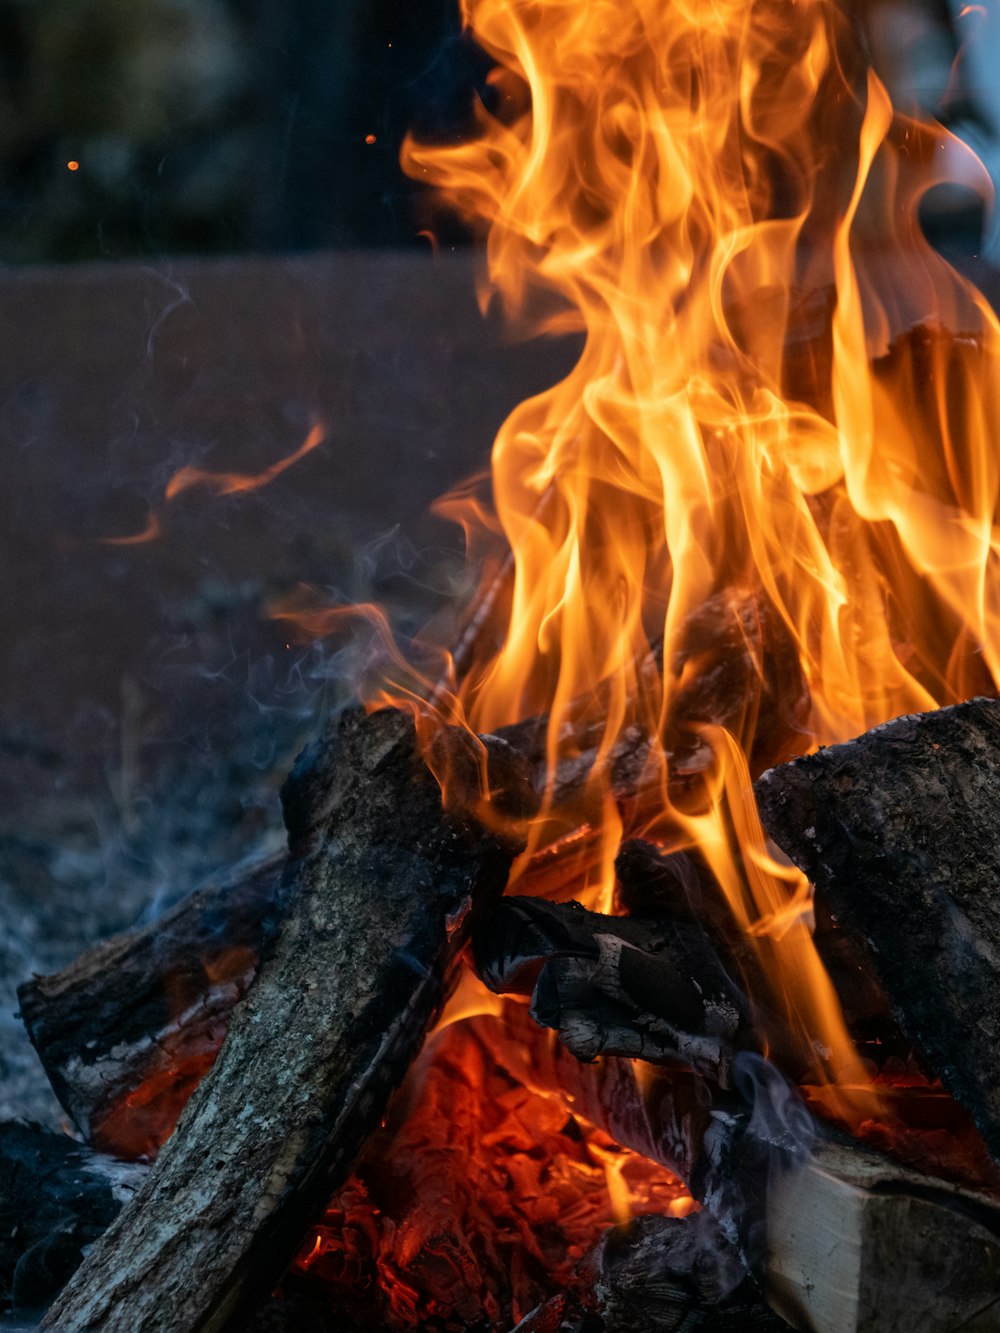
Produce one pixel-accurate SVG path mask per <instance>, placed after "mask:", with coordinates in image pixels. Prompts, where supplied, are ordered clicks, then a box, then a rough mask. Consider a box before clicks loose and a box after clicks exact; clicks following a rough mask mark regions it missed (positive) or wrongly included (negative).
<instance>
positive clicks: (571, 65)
mask: <svg viewBox="0 0 1000 1333" xmlns="http://www.w3.org/2000/svg"><path fill="white" fill-rule="evenodd" d="M461 9H462V15H463V19H464V22H465V24H466V25H467V27H468V28H469V30H470V31H471V34H472V36H473V37H474V38H475V39H476V40H477V41H478V42H479V43H480V44H481V45H482V46H483V47H484V48H485V49H486V51H487V52H488V53H489V54H490V55H491V56H492V57H493V58H494V60H495V61H496V69H495V70H494V72H493V75H492V84H493V89H494V94H495V97H494V102H493V104H492V107H493V109H489V108H487V106H486V105H480V106H478V108H477V111H476V117H477V128H476V132H475V133H474V135H473V136H472V138H471V139H469V140H468V141H467V142H462V143H454V142H449V143H443V144H442V143H435V144H433V145H424V144H420V143H418V142H416V141H415V140H413V139H412V138H411V139H409V140H408V141H407V143H406V144H405V145H404V150H403V163H404V167H405V168H406V170H407V171H408V172H409V173H410V174H411V175H413V176H415V177H419V178H420V179H421V180H423V181H426V182H430V183H431V184H433V185H436V186H437V187H438V189H439V191H440V193H441V196H442V198H443V199H444V200H445V201H446V202H447V203H449V204H450V205H451V206H452V207H453V208H454V209H456V210H457V211H458V212H459V213H461V214H462V215H463V216H464V217H465V218H466V219H468V220H469V222H470V223H471V224H472V225H473V226H478V227H480V228H481V229H482V230H483V231H484V232H485V234H486V237H487V246H488V279H487V282H486V283H485V284H484V288H483V301H484V302H485V301H487V300H490V299H493V300H496V301H499V302H500V303H501V304H502V305H503V306H504V307H505V308H506V309H507V310H509V311H510V312H512V313H514V314H515V315H517V316H518V317H519V319H521V320H522V321H529V322H531V321H533V322H534V324H535V327H536V328H537V329H538V330H539V331H548V332H556V333H558V332H564V331H567V330H575V331H577V332H579V333H581V334H583V336H584V344H583V350H582V352H581V354H580V358H579V360H578V362H577V364H576V366H575V368H574V369H573V371H572V372H571V373H570V374H569V376H568V377H567V378H566V379H565V380H563V381H562V382H561V383H559V384H556V385H554V386H553V387H552V388H551V389H549V390H547V391H545V392H543V393H541V394H539V395H537V396H536V397H534V398H531V399H529V400H528V401H526V402H524V403H522V404H521V405H520V406H519V407H518V408H516V409H515V411H514V412H513V413H512V414H511V416H510V417H509V418H508V420H507V421H506V422H505V424H504V426H503V427H502V429H501V431H500V434H499V435H498V437H497V440H496V443H495V446H494V450H493V458H492V478H491V480H492V494H493V505H494V511H495V519H494V518H493V517H492V515H491V516H490V517H489V519H488V521H487V523H485V524H484V523H483V522H481V521H480V520H481V517H482V516H481V513H480V512H478V511H477V509H476V507H475V505H470V506H466V508H465V510H464V512H463V521H464V522H465V524H466V530H467V533H473V534H475V535H474V536H473V537H472V538H471V540H472V541H473V542H474V543H475V542H478V544H479V549H480V550H483V549H485V550H487V551H488V550H490V549H492V550H493V551H494V552H496V553H497V555H496V557H495V558H494V560H493V564H492V566H491V567H490V568H489V570H488V573H487V575H486V581H485V583H484V589H483V593H482V596H483V597H484V598H485V597H487V596H488V597H489V598H490V599H491V600H490V610H489V613H488V615H487V616H486V617H485V622H486V623H485V626H480V627H478V628H479V629H480V630H482V629H483V628H485V631H488V632H480V633H479V634H478V638H477V641H476V644H475V646H474V648H473V651H472V653H471V655H470V657H469V660H468V661H467V662H464V663H456V664H455V666H454V669H453V670H452V672H451V675H450V677H448V688H447V689H446V690H445V691H444V693H442V692H441V690H440V688H438V689H436V690H435V692H434V695H433V697H434V701H435V704H436V706H437V707H438V709H439V710H440V711H441V713H442V715H443V716H444V717H446V718H447V719H448V720H451V721H457V722H464V723H465V724H467V725H468V726H470V727H471V728H472V729H473V730H475V731H480V732H482V731H489V730H493V729H495V728H497V727H500V726H503V725H505V724H510V723H515V722H518V721H519V720H521V719H524V718H527V717H530V716H536V715H544V716H547V718H548V726H547V765H548V772H549V774H550V785H549V789H548V799H547V801H546V803H545V805H544V808H543V811H542V814H541V816H540V817H539V819H538V821H537V822H536V825H535V827H534V830H533V833H532V841H531V844H530V847H529V852H528V854H527V855H526V856H525V857H523V858H522V859H521V862H520V863H519V865H518V867H517V870H516V872H515V877H514V878H515V881H516V880H517V879H518V878H519V877H524V876H525V875H531V874H533V873H534V872H533V867H534V866H535V865H536V864H537V855H538V853H539V852H541V851H542V850H543V849H544V847H545V845H546V843H547V842H548V841H549V840H551V838H552V836H553V834H554V833H558V835H559V836H562V835H563V834H564V833H565V832H566V831H568V830H569V829H571V828H573V827H578V828H585V829H587V830H589V832H588V834H587V838H588V841H589V851H588V852H587V864H588V867H589V869H588V871H587V875H586V878H585V879H581V880H579V881H578V882H577V884H576V886H575V888H574V889H572V890H571V892H572V894H573V896H576V897H583V898H585V899H586V900H588V905H593V906H598V907H604V908H607V907H608V906H609V905H610V903H611V901H612V890H613V861H614V856H615V853H616V851H617V848H618V846H619V843H620V840H621V838H622V836H623V834H624V833H630V832H636V831H642V832H644V833H646V834H647V835H648V836H651V837H653V838H655V839H656V840H658V841H660V842H662V843H664V844H666V845H677V844H683V845H691V844H694V845H696V846H697V847H698V848H699V849H700V851H701V853H702V855H703V856H704V858H705V859H706V860H707V861H708V863H709V865H710V866H711V869H712V871H713V873H714V876H715V878H716V879H717V880H718V882H719V884H720V886H721V887H722V888H723V889H724V891H725V893H726V896H727V898H728V900H729V902H730V904H731V907H732V910H733V913H734V916H735V918H736V920H737V921H738V922H739V924H740V925H741V926H742V927H743V929H744V930H745V931H746V932H747V934H748V936H749V937H750V938H751V939H752V940H753V941H754V943H755V947H756V948H757V949H758V951H759V953H760V956H761V958H762V960H763V962H764V963H765V971H766V974H767V976H768V978H769V982H768V985H769V988H770V990H771V992H772V993H771V995H769V996H767V997H758V998H760V999H763V1000H766V1001H767V1003H768V1004H770V1005H772V1006H773V1005H774V1004H775V1003H776V1004H777V1007H778V1010H779V1012H780V1013H781V1015H782V1019H783V1021H784V1022H785V1023H786V1024H787V1025H788V1026H789V1027H790V1028H791V1030H792V1031H793V1032H794V1033H795V1034H796V1038H797V1040H798V1042H799V1044H800V1049H801V1052H802V1053H803V1054H804V1055H807V1056H808V1058H810V1059H812V1060H814V1061H816V1062H817V1063H818V1064H819V1065H820V1066H822V1068H821V1069H819V1070H818V1072H817V1082H818V1083H821V1084H822V1083H828V1084H830V1085H831V1086H832V1087H833V1088H838V1087H839V1088H841V1089H842V1095H840V1094H837V1093H836V1092H834V1093H831V1094H830V1096H829V1097H827V1102H830V1101H831V1100H832V1101H833V1102H835V1103H836V1104H837V1105H838V1108H839V1112H840V1113H841V1114H842V1115H843V1116H845V1117H846V1118H848V1119H849V1120H851V1121H852V1122H853V1123H857V1122H859V1121H860V1120H862V1119H865V1118H867V1117H868V1116H870V1114H871V1113H872V1108H873V1105H874V1102H873V1094H872V1093H871V1092H869V1091H868V1090H867V1080H866V1076H865V1071H864V1068H863V1065H862V1063H861V1061H860V1060H859V1059H858V1057H857V1055H856V1053H855V1051H854V1050H853V1047H852V1044H851V1041H850V1039H849V1037H848V1034H847V1032H846V1030H845V1027H844V1024H843V1020H842V1017H841V1015H840V1009H839V1005H838V1002H837V998H836V996H835V994H834V992H833V989H832V987H831V985H830V983H829V981H828V980H827V978H826V975H825V972H824V970H823V968H822V965H821V964H820V962H819V959H818V957H817V955H816V952H815V949H814V947H813V943H812V938H811V934H810V897H809V889H808V885H807V884H806V883H805V882H804V880H803V879H802V877H801V876H800V875H799V874H798V873H797V872H795V871H794V870H791V869H789V868H787V867H785V866H783V865H782V864H780V863H779V862H777V861H775V859H774V858H773V856H772V855H771V854H770V852H769V849H768V848H767V846H766V844H765V840H764V838H763V835H762V832H761V829H760V825H759V822H758V820H757V817H756V812H755V808H754V804H753V800H752V796H751V793H750V783H751V780H752V779H753V778H754V777H755V776H756V775H757V773H758V772H759V771H760V768H761V767H762V765H765V764H769V763H773V762H776V761H777V760H780V759H781V758H784V757H788V756H790V755H792V754H794V753H796V752H801V751H804V750H807V749H809V748H811V747H814V746H816V745H818V744H826V743H831V742H834V741H838V740H843V739H845V738H847V737H850V736H853V735H856V734H858V733H859V732H861V731H863V730H865V729H867V728H868V727H871V726H872V725H874V724H876V723H878V722H881V721H884V720H886V719H887V718H890V717H893V716H896V715H898V714H901V713H905V712H909V711H915V710H919V709H924V708H930V707H934V706H935V705H938V704H944V703H948V702H952V701H955V700H958V699H961V698H964V697H967V696H968V695H970V694H972V693H975V692H977V691H983V690H992V689H993V688H994V683H995V681H996V678H997V670H998V667H1000V580H998V579H997V552H998V541H997V526H996V519H997V498H998V480H1000V461H998V458H997V453H996V449H995V447H994V444H993V439H992V423H993V422H995V421H996V420H997V419H1000V375H998V366H1000V338H998V325H997V321H996V319H995V317H994V315H993V313H992V311H991V310H990V309H989V307H988V306H987V304H986V302H985V301H984V300H983V298H982V297H981V296H980V294H979V293H978V292H977V291H976V290H975V289H974V288H973V287H972V286H971V285H970V284H968V283H967V282H966V281H965V280H963V279H962V278H960V277H959V276H958V275H957V274H956V273H955V272H954V271H953V270H952V269H951V268H950V267H949V265H948V264H947V263H946V262H945V261H944V260H943V259H942V258H941V257H940V256H939V255H938V254H937V253H936V252H934V251H933V250H932V249H931V248H930V247H929V246H928V244H927V243H926V241H925V239H924V237H923V235H922V233H921V231H920V228H919V224H918V220H917V205H918V203H919V201H920V198H921V196H922V194H923V193H924V192H925V191H926V190H927V189H929V188H930V187H931V186H933V185H935V184H937V183H939V182H940V180H941V179H942V175H941V173H942V172H943V171H944V170H945V164H946V163H948V162H949V161H950V162H954V160H955V156H956V154H959V155H962V156H963V157H964V159H965V160H971V154H970V153H969V150H967V149H966V148H964V147H963V146H962V145H960V144H959V143H958V141H957V140H955V139H954V138H953V137H952V136H950V135H949V134H948V133H947V132H946V131H945V130H944V129H943V128H942V127H941V126H939V125H938V124H936V123H934V122H931V121H929V120H925V121H917V120H914V119H912V118H908V117H904V116H902V115H901V114H899V113H896V112H894V110H893V107H892V106H891V104H890V100H889V97H888V94H887V93H886V90H885V88H884V87H883V85H882V84H881V83H880V82H879V80H878V78H877V77H876V76H875V75H874V73H872V72H871V71H870V70H869V69H868V68H867V62H866V59H865V56H864V44H863V41H862V39H861V38H860V37H859V36H858V34H856V33H855V32H854V31H853V30H852V27H851V22H850V19H849V18H848V16H847V14H846V12H845V11H844V10H843V9H842V8H841V7H840V6H838V5H837V4H835V3H833V0H800V3H798V4H796V5H795V6H793V7H789V6H788V5H786V4H781V3H777V0H764V2H763V3H751V2H750V0H713V3H711V4H708V3H703V2H702V0H671V3H663V0H627V3H625V4H621V3H619V2H618V0H594V3H590V4H587V5H580V4H579V3H575V0H462V4H461ZM945 146H947V148H948V150H949V151H948V152H942V151H940V150H941V149H942V148H943V147H945ZM477 503H478V502H477ZM497 524H498V525H499V528H500V531H501V532H502V534H503V535H502V539H501V541H500V542H497V541H495V540H494V541H493V545H492V548H491V546H490V541H491V531H490V529H491V528H495V526H496V525H497ZM504 546H506V547H509V550H510V565H509V575H508V576H507V578H506V581H505V584H504V589H503V594H502V595H501V596H499V597H498V596H496V594H495V589H493V588H492V585H490V580H493V579H495V578H496V570H497V568H498V567H500V566H499V565H498V559H499V552H500V551H501V550H502V549H503V547H504ZM488 585H489V586H488ZM713 606H718V607H720V608H728V609H727V610H726V612H725V614H726V615H732V616H733V617H734V618H735V619H734V621H733V623H734V624H736V625H739V626H743V627H744V629H743V630H741V631H740V632H741V633H743V640H742V642H740V641H739V640H737V639H734V638H733V637H732V635H731V633H730V631H729V630H725V631H724V629H723V628H721V627H720V628H717V629H716V630H714V631H713V630H712V629H711V628H710V626H709V624H708V620H707V618H706V613H705V608H707V607H713ZM716 621H717V622H719V623H720V624H721V622H720V617H718V616H716ZM713 633H714V634H715V643H716V646H714V647H713V646H712V635H713ZM727 635H728V636H729V637H727ZM741 662H742V663H744V666H739V664H740V663H741ZM789 663H790V664H791V665H789ZM775 673H778V674H777V675H776V674H775ZM781 673H783V674H781ZM398 674H399V673H398V670H397V668H396V667H395V666H394V665H390V666H389V667H388V668H387V672H386V675H385V676H384V678H383V681H382V683H381V684H380V686H379V687H378V689H377V690H376V691H374V693H373V701H374V702H380V701H385V700H386V699H392V698H393V697H394V690H393V685H394V681H395V680H396V678H397V675H398ZM399 680H400V683H401V684H402V683H403V680H404V678H403V677H402V676H401V675H400V676H399ZM412 694H413V689H412V684H411V683H410V682H409V681H408V680H407V682H406V688H405V689H402V690H400V691H398V692H397V695H396V697H399V698H407V699H409V698H412ZM595 718H598V719H599V725H598V732H597V735H596V737H595V736H594V733H593V725H594V719H595ZM582 724H583V725H586V726H587V727H588V728H590V730H589V731H588V736H589V737H590V740H588V746H587V747H586V752H587V753H588V754H589V755H590V758H591V762H590V770H589V771H590V776H589V780H588V782H587V783H586V785H585V789H584V790H583V792H582V794H577V795H576V796H575V797H574V802H575V804H574V808H572V809H566V808H563V807H561V806H560V798H559V795H558V791H557V784H556V781H555V776H554V775H555V774H556V772H557V770H558V767H559V764H560V763H561V762H562V761H563V760H564V759H566V757H567V756H568V755H572V754H573V753H576V752H578V751H579V750H580V746H579V745H578V742H577V737H578V736H579V735H580V729H581V725H582ZM629 728H637V729H639V730H640V731H641V732H643V733H644V734H646V735H647V736H649V737H650V738H651V741H652V744H651V746H650V751H649V756H648V759H647V761H646V766H645V771H644V773H643V774H642V775H640V778H639V779H638V781H637V784H636V785H637V791H636V793H635V797H634V799H633V800H631V801H630V803H629V804H628V806H625V805H623V804H622V801H621V799H620V797H616V796H615V795H614V793H613V792H612V778H611V768H612V765H611V762H610V757H611V755H612V754H613V749H614V746H615V743H616V741H617V740H618V738H619V737H620V736H622V735H623V734H624V733H626V732H627V730H628V729H629ZM534 891H537V889H535V890H534ZM817 1053H819V1054H818V1055H817Z"/></svg>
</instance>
